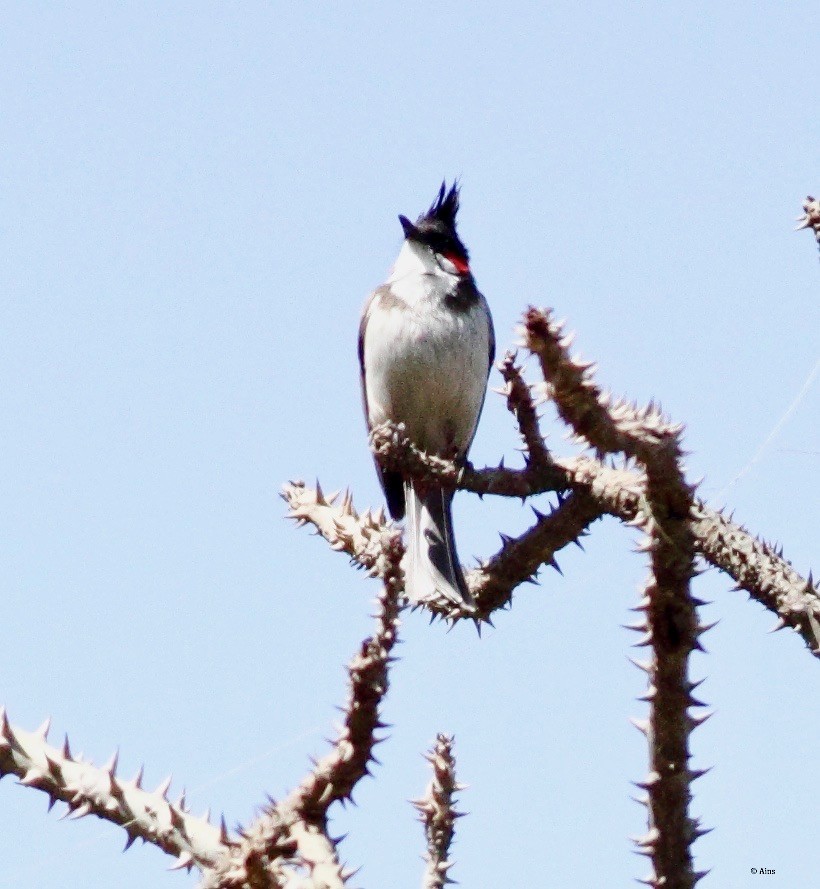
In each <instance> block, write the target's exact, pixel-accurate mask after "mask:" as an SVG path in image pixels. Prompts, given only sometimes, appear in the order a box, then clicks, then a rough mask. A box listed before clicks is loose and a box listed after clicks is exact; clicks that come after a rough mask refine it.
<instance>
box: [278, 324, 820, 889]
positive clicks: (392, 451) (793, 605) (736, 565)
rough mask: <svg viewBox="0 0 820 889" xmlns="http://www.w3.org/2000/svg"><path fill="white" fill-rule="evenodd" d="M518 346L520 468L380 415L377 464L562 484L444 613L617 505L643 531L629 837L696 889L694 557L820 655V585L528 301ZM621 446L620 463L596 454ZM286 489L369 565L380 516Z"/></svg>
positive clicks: (658, 874)
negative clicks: (541, 415)
mask: <svg viewBox="0 0 820 889" xmlns="http://www.w3.org/2000/svg"><path fill="white" fill-rule="evenodd" d="M522 332H523V339H524V346H525V347H526V348H527V349H528V350H529V352H530V353H531V354H532V355H534V356H535V357H536V359H537V360H538V362H539V364H540V367H541V371H542V375H543V377H544V381H543V383H539V384H537V385H536V386H532V387H531V386H530V385H528V384H527V383H526V381H525V380H524V378H523V375H522V373H521V368H520V367H518V366H517V365H516V363H515V358H516V356H515V355H514V354H512V353H508V354H507V355H506V356H505V358H504V359H503V360H502V362H501V363H500V365H499V368H500V370H501V373H502V376H503V377H504V380H505V387H504V389H502V390H501V393H502V394H503V395H505V396H506V398H507V406H508V408H509V410H510V411H511V412H512V413H513V414H514V416H515V417H516V419H517V421H518V425H519V430H520V433H521V437H522V440H523V441H524V444H525V466H524V468H523V469H507V468H505V467H504V465H503V462H502V464H501V465H500V466H498V467H496V468H494V469H493V468H486V469H475V468H474V467H473V466H471V465H470V464H466V465H457V464H455V463H453V462H451V461H448V460H445V459H442V458H441V457H438V456H435V455H430V454H425V453H423V452H421V451H419V450H418V449H416V448H415V447H414V446H413V444H412V443H411V442H410V441H408V440H407V439H406V437H405V435H404V430H403V428H402V427H401V426H393V425H390V424H385V425H384V426H381V427H378V428H376V429H374V430H373V431H372V433H371V446H372V448H373V450H374V452H375V453H377V454H378V456H379V460H380V462H381V463H382V464H383V465H387V466H389V467H390V468H391V469H395V470H398V471H400V472H402V473H404V474H407V475H412V476H417V477H420V478H424V479H425V480H436V481H437V482H438V483H439V484H441V485H443V486H446V487H451V488H453V489H461V490H469V491H473V492H475V493H478V494H482V495H483V494H497V495H501V496H514V497H521V498H522V499H526V498H528V497H532V496H535V495H537V494H542V493H545V492H555V493H557V494H558V495H559V503H558V505H557V506H556V507H555V508H553V509H552V510H550V512H548V513H547V514H542V513H540V512H538V511H537V510H536V512H535V515H536V521H535V524H534V525H532V526H531V527H530V528H529V529H528V530H527V531H525V532H524V533H523V534H521V535H519V536H518V537H517V538H510V537H507V536H505V535H503V534H502V547H501V549H500V550H499V551H498V552H497V553H496V554H495V555H494V556H492V557H491V558H490V559H489V560H487V561H485V562H482V563H481V564H480V566H479V568H478V569H476V570H474V571H472V572H470V573H469V574H468V575H467V582H468V584H469V586H470V590H471V593H472V594H473V598H474V600H475V602H476V611H475V612H472V613H470V614H467V613H463V612H461V611H460V610H459V609H458V608H456V607H448V606H446V605H441V604H439V603H435V604H432V603H431V604H430V605H429V608H430V610H431V612H433V613H434V614H437V615H439V616H440V617H443V618H445V619H447V620H451V621H454V620H458V619H460V618H463V617H467V616H469V617H471V618H472V619H478V620H483V621H487V622H489V621H490V620H491V615H492V613H493V611H495V610H497V609H498V608H501V607H503V606H505V605H508V604H509V602H510V600H511V596H512V592H513V590H514V589H515V587H517V586H518V585H519V584H521V583H522V582H524V581H527V580H532V579H533V578H534V576H535V574H536V573H537V571H538V570H539V568H541V567H542V566H544V565H552V566H553V567H556V568H557V563H556V561H555V554H556V553H557V552H558V551H559V550H560V549H562V548H563V547H564V546H566V545H567V544H568V543H572V542H575V543H578V542H579V539H580V538H581V537H582V536H583V535H584V534H585V533H587V530H588V528H589V526H590V525H591V524H592V523H593V522H594V521H595V520H596V519H598V518H600V517H601V516H603V515H607V514H608V515H613V516H615V517H617V518H619V519H620V520H621V521H623V522H625V523H627V524H629V525H631V526H634V527H638V528H640V529H641V530H642V531H643V532H644V534H645V535H646V537H645V543H644V544H643V545H642V546H641V549H642V550H643V551H645V552H647V553H648V554H649V557H650V571H649V577H648V579H647V581H646V584H645V587H644V597H643V600H642V602H641V603H640V604H639V606H638V610H640V611H641V612H642V613H643V614H644V617H643V618H642V620H641V621H640V623H639V624H637V625H636V626H635V627H634V629H636V630H640V631H641V632H642V633H643V639H642V640H641V643H640V644H643V645H648V646H651V648H652V657H651V659H650V660H649V661H648V662H646V663H644V664H640V663H639V666H641V667H642V669H644V670H645V671H646V672H647V674H648V679H649V686H648V689H647V692H646V694H645V695H644V696H643V700H646V701H648V703H649V708H650V713H649V718H648V720H645V721H641V720H638V721H636V724H637V725H638V726H639V728H641V730H642V731H643V732H644V733H645V734H646V735H647V738H648V740H649V747H650V769H649V774H648V776H647V778H646V779H645V780H644V781H643V782H640V786H641V787H643V788H644V789H645V790H646V791H647V797H646V801H645V802H646V805H647V806H648V809H649V829H648V832H647V833H646V835H645V836H643V837H641V838H639V839H638V840H637V841H636V842H637V844H638V847H639V851H641V852H642V853H644V854H646V855H648V856H649V858H650V859H651V861H652V865H653V872H652V874H651V875H650V876H649V877H648V878H647V879H646V880H645V882H646V883H647V884H648V885H650V886H654V887H660V886H664V887H667V889H691V887H693V886H694V885H695V883H696V882H697V881H698V880H699V879H700V878H701V877H702V876H703V873H699V872H696V871H695V870H694V869H693V866H692V854H691V845H692V843H693V842H694V840H695V839H696V838H697V837H698V836H700V835H701V834H702V833H704V832H705V831H704V830H702V829H701V828H700V826H699V823H698V821H697V819H694V818H692V817H690V815H689V811H688V808H689V803H690V800H691V793H690V784H691V782H692V780H694V779H695V778H697V777H698V776H699V775H700V774H702V772H701V771H698V770H693V769H690V768H689V758H690V754H689V749H688V739H689V734H690V733H691V731H692V729H693V728H694V727H696V726H697V725H699V724H700V723H701V722H703V721H704V720H705V719H706V718H707V716H708V714H707V715H700V714H699V713H698V714H695V715H693V714H690V712H689V708H692V707H695V708H699V707H702V706H703V704H702V703H701V702H700V701H699V700H697V699H696V698H694V697H693V695H692V691H693V690H694V688H695V683H692V682H691V681H690V680H689V677H688V658H689V655H690V654H691V652H692V651H693V650H695V649H699V648H701V646H700V643H699V641H698V637H699V636H700V635H701V634H702V633H704V632H705V631H706V630H707V629H708V627H707V626H703V625H701V624H699V622H698V619H697V613H696V606H697V605H698V604H700V603H699V601H698V600H697V599H695V598H694V597H693V596H692V594H691V591H690V582H691V579H692V578H693V577H694V576H695V574H696V573H697V572H696V568H695V558H696V556H700V557H702V558H703V559H705V560H706V561H707V562H709V563H710V564H712V565H714V566H715V567H717V568H719V569H721V570H722V571H724V572H725V573H727V574H728V575H729V576H730V577H732V578H733V580H734V581H735V583H736V585H737V587H738V588H743V589H746V590H747V591H748V592H749V594H750V595H751V596H752V597H753V598H755V599H757V600H758V601H760V602H761V603H762V604H764V605H765V606H766V607H767V608H770V609H771V610H773V611H774V612H776V613H777V615H778V621H779V623H778V626H791V627H793V628H794V629H795V630H796V631H797V632H798V633H800V635H801V636H802V637H803V639H804V640H805V641H806V643H807V645H808V646H809V648H810V650H811V651H812V652H813V653H815V654H820V596H818V592H817V589H816V588H815V586H814V583H813V580H812V578H811V576H810V577H809V578H808V580H806V579H804V578H802V577H801V576H800V575H799V574H798V573H797V572H796V571H795V570H794V568H793V567H792V566H791V565H790V564H789V563H788V562H787V561H786V560H785V559H784V558H783V557H782V552H780V553H778V552H776V551H775V550H774V549H773V548H772V547H770V546H768V545H766V544H765V543H763V542H761V541H760V540H757V539H756V538H754V537H753V536H752V535H750V534H749V533H748V532H747V531H746V530H745V529H744V528H742V527H741V526H739V525H736V524H735V523H733V522H732V521H731V520H730V519H727V518H726V517H725V516H723V515H722V514H720V513H719V512H715V511H713V510H711V509H710V508H709V507H707V506H706V504H704V503H703V502H701V501H699V500H697V499H696V498H695V496H694V491H695V488H694V486H692V485H689V484H688V483H687V481H686V479H685V476H684V474H683V470H682V449H681V444H680V439H681V433H682V427H681V426H680V425H678V424H673V423H671V422H670V421H669V420H667V419H666V418H665V417H664V416H663V415H662V413H661V411H660V409H659V408H658V407H656V406H655V405H654V404H650V405H649V406H648V407H645V408H639V407H637V406H636V405H632V404H628V403H626V402H624V401H619V400H615V399H613V398H612V396H610V395H608V394H606V393H604V392H602V390H600V389H599V388H598V386H597V385H596V384H595V382H594V380H593V379H592V365H591V364H589V363H587V362H582V361H580V360H577V359H574V358H573V357H572V356H571V355H570V353H569V345H570V342H571V338H570V337H567V336H565V335H563V324H562V323H558V322H556V321H555V320H554V319H553V318H552V315H551V313H550V312H549V311H542V310H538V309H534V308H530V309H528V311H527V312H526V314H525V316H524V323H523V327H522ZM534 391H536V392H539V391H543V392H544V393H546V395H547V396H548V397H549V398H550V399H551V400H552V401H553V403H554V404H555V406H556V407H557V409H558V413H559V415H560V416H561V418H562V419H563V420H564V421H565V422H566V423H567V425H569V426H570V428H571V430H572V432H573V434H574V435H575V437H576V439H578V440H579V441H580V442H582V443H583V444H584V445H586V446H588V447H590V448H592V449H593V450H594V452H595V453H596V455H597V456H598V458H599V459H595V458H591V457H587V456H579V457H575V458H562V459H558V458H554V457H553V456H552V455H551V454H550V452H549V450H548V448H547V446H546V443H545V441H544V438H543V436H542V434H541V431H540V426H539V423H538V416H537V411H536V408H535V405H536V402H537V398H536V397H534V395H533V392H534ZM613 454H615V455H617V454H620V455H622V460H623V462H622V465H621V466H620V467H619V468H615V467H613V466H608V465H606V464H605V463H604V462H602V459H601V458H604V457H607V456H610V455H613ZM284 497H285V499H286V500H287V501H288V503H289V506H290V509H291V515H292V516H293V517H294V518H296V519H298V520H299V522H300V523H305V522H309V523H311V524H313V525H315V526H316V528H317V529H318V530H319V532H320V533H321V534H322V535H323V536H324V537H325V538H326V539H327V540H328V542H330V544H331V545H332V546H333V547H334V548H336V549H339V550H342V551H344V552H346V553H347V554H348V555H349V556H351V558H353V560H354V561H355V562H357V563H358V564H360V565H362V566H363V567H366V568H368V569H369V570H371V571H372V570H373V568H372V566H373V541H374V535H375V534H376V531H377V527H378V522H377V521H375V520H374V517H373V515H372V514H371V513H365V514H364V515H362V516H361V517H359V516H358V515H357V514H356V511H355V510H354V508H353V504H352V499H351V497H350V495H349V494H345V496H344V498H343V499H342V501H341V503H340V504H339V505H338V506H337V505H336V503H335V501H334V499H332V498H331V499H326V498H324V496H323V495H322V494H321V492H320V491H319V492H314V491H311V490H309V489H307V488H306V487H305V486H304V485H303V484H301V483H293V484H290V485H287V486H286V487H285V490H284Z"/></svg>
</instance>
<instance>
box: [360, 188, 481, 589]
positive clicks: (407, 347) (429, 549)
mask: <svg viewBox="0 0 820 889" xmlns="http://www.w3.org/2000/svg"><path fill="white" fill-rule="evenodd" d="M458 205H459V192H458V187H457V185H456V184H453V186H452V187H451V188H450V189H449V191H448V190H447V187H446V183H442V186H441V189H440V190H439V193H438V196H437V197H436V199H435V201H434V202H433V204H432V206H431V207H430V209H429V210H428V211H427V212H426V213H423V214H422V215H421V216H420V217H419V218H418V219H417V220H416V222H415V223H412V222H410V221H409V220H408V219H407V218H406V217H404V216H399V221H400V222H401V225H402V228H403V229H404V236H405V240H404V243H403V244H402V247H401V250H400V252H399V256H398V259H397V260H396V263H395V265H394V266H393V269H392V271H391V273H390V276H389V278H388V279H387V281H386V282H385V283H384V284H382V285H381V286H380V287H377V288H376V290H375V291H374V292H373V293H372V294H371V295H370V298H369V299H368V300H367V303H366V304H365V307H364V311H363V313H362V320H361V325H360V327H359V363H360V366H361V375H362V394H363V397H364V410H365V416H366V419H367V426H368V429H372V428H373V427H374V426H378V425H379V424H380V423H384V422H386V421H388V420H389V421H391V422H393V423H403V424H404V427H405V430H406V433H407V436H408V438H409V439H410V440H411V441H412V442H413V444H414V445H416V447H418V448H420V449H422V450H424V451H427V452H428V453H432V454H439V455H441V456H444V457H447V458H449V459H455V460H457V461H461V460H464V458H465V457H466V455H467V451H468V449H469V447H470V444H471V443H472V441H473V437H474V436H475V431H476V426H477V425H478V418H479V416H480V414H481V408H482V406H483V404H484V395H485V392H486V388H487V377H488V375H489V372H490V366H491V365H492V362H493V359H494V357H495V336H494V332H493V322H492V318H491V316H490V310H489V308H488V306H487V302H486V300H485V299H484V297H483V296H482V295H481V293H479V291H478V289H477V287H476V285H475V280H474V279H473V275H472V273H471V271H470V266H469V255H468V253H467V249H466V248H465V246H464V244H462V242H461V240H460V239H459V237H458V234H457V233H456V213H457V211H458ZM376 469H377V471H378V473H379V480H380V482H381V485H382V488H383V489H384V493H385V497H386V498H387V505H388V508H389V510H390V515H391V516H392V517H393V518H394V519H401V518H404V517H405V515H406V517H407V558H406V562H405V575H406V579H407V590H406V591H407V596H408V599H409V600H410V601H411V602H424V601H434V600H436V599H442V598H443V599H446V600H448V601H450V602H454V603H456V604H466V605H468V606H469V605H471V604H472V601H471V598H470V593H469V591H468V589H467V585H466V583H465V581H464V575H463V573H462V571H461V566H460V565H459V561H458V556H457V554H456V546H455V539H454V537H453V527H452V518H451V503H452V499H453V492H452V491H444V490H442V489H441V488H440V487H438V486H435V485H432V484H430V483H426V484H424V483H421V482H418V481H410V480H409V479H404V478H402V476H401V475H400V474H398V473H396V472H393V471H391V470H386V469H384V468H382V467H381V466H380V465H379V463H378V459H377V461H376Z"/></svg>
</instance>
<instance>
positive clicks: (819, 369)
mask: <svg viewBox="0 0 820 889" xmlns="http://www.w3.org/2000/svg"><path fill="white" fill-rule="evenodd" d="M818 374H820V358H818V359H817V361H816V362H815V364H814V367H813V368H812V369H811V370H810V371H809V375H808V376H807V377H806V379H805V381H804V382H803V385H802V386H801V387H800V391H799V392H798V393H797V395H796V396H795V397H794V401H792V403H791V404H790V405H789V406H788V407H787V408H786V411H785V413H784V414H783V416H782V417H781V418H780V419H779V420H778V421H777V422H776V423H775V424H774V426H773V427H772V430H771V432H770V433H769V434H768V435H767V436H766V438H765V439H764V440H763V443H762V444H761V445H760V447H759V448H758V449H757V450H756V451H755V452H754V454H753V455H752V458H751V459H750V460H749V462H748V463H747V464H746V465H745V466H744V467H743V469H741V470H740V472H738V474H737V475H736V476H735V477H734V478H733V479H732V480H731V481H730V482H729V483H728V484H727V485H726V486H725V487H724V488H723V489H722V490H721V491H718V493H717V494H716V495H715V498H714V499H715V500H720V499H722V497H723V495H724V494H725V493H726V492H727V491H728V490H729V489H730V488H733V487H734V486H735V485H736V484H737V483H738V481H740V479H742V478H743V476H744V475H746V473H747V472H748V471H749V470H750V469H751V468H752V467H753V466H754V465H755V463H757V461H758V460H760V458H761V457H762V456H763V454H764V453H765V452H766V449H767V448H768V447H769V445H770V444H771V443H772V441H773V440H774V439H775V437H776V436H777V434H778V432H780V430H781V429H782V428H783V426H785V425H786V422H787V421H788V420H789V418H790V417H791V415H792V414H793V413H794V412H795V411H796V410H797V408H798V407H799V405H800V402H801V401H802V400H803V399H804V398H805V396H806V393H807V392H808V391H809V389H811V387H812V384H813V383H814V381H815V379H817V375H818Z"/></svg>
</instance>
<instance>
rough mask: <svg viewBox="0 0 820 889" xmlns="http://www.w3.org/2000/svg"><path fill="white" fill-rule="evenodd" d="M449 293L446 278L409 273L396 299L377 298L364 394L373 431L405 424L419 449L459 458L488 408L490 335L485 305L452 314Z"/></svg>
mask: <svg viewBox="0 0 820 889" xmlns="http://www.w3.org/2000/svg"><path fill="white" fill-rule="evenodd" d="M407 259H408V260H410V259H411V257H407ZM399 264H400V263H397V264H396V266H397V268H398V266H399ZM405 267H406V266H405ZM447 277H449V276H447ZM413 279H415V280H413ZM449 287H450V282H449V281H443V280H442V279H441V277H440V276H437V275H434V274H429V273H422V274H419V273H418V271H416V272H415V274H414V273H412V272H406V273H405V274H403V275H400V276H398V277H396V276H395V274H394V277H393V278H391V281H390V290H391V295H388V296H382V295H377V296H375V297H374V302H373V304H372V305H371V307H370V312H369V318H368V322H367V326H366V329H365V335H364V369H365V391H366V395H367V403H368V420H369V423H370V425H371V426H372V425H376V424H378V423H382V422H384V421H386V420H391V421H392V422H394V423H404V424H405V427H406V429H407V433H408V436H409V437H410V439H411V440H412V441H413V442H414V443H415V444H416V445H417V446H418V447H420V448H422V449H424V450H426V451H430V452H435V453H441V454H444V455H447V456H455V455H459V456H461V455H463V454H465V453H466V452H467V449H468V448H469V446H470V443H471V442H472V439H473V435H474V434H475V427H476V424H477V422H478V415H479V413H480V412H481V405H482V403H483V401H484V393H485V390H486V385H487V373H488V363H489V341H490V327H489V316H488V313H487V311H486V304H485V303H484V302H483V297H482V299H481V302H479V303H476V304H475V305H474V306H472V307H470V308H469V309H467V310H460V309H458V308H456V309H454V308H451V307H449V306H448V305H447V304H446V303H445V302H444V299H443V294H444V293H445V292H447V290H449Z"/></svg>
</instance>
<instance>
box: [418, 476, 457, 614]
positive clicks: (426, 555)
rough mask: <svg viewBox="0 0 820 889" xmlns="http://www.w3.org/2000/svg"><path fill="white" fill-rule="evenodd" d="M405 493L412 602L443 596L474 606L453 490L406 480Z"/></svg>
mask: <svg viewBox="0 0 820 889" xmlns="http://www.w3.org/2000/svg"><path fill="white" fill-rule="evenodd" d="M404 495H405V499H406V502H407V557H406V558H407V561H406V563H405V576H406V581H407V598H408V599H409V600H410V602H412V603H416V602H431V601H435V600H437V599H444V600H446V601H447V602H450V603H453V604H456V605H466V606H468V607H470V608H472V606H473V598H472V596H471V595H470V591H469V590H468V589H467V584H466V583H465V581H464V574H463V572H462V570H461V565H460V564H459V561H458V555H457V553H456V542H455V538H454V537H453V520H452V516H451V509H450V507H451V504H452V502H453V492H452V491H443V490H442V489H441V488H436V487H432V488H427V489H426V490H425V491H424V493H422V492H419V491H417V490H416V488H415V487H414V486H413V484H412V482H406V483H405V486H404Z"/></svg>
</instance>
